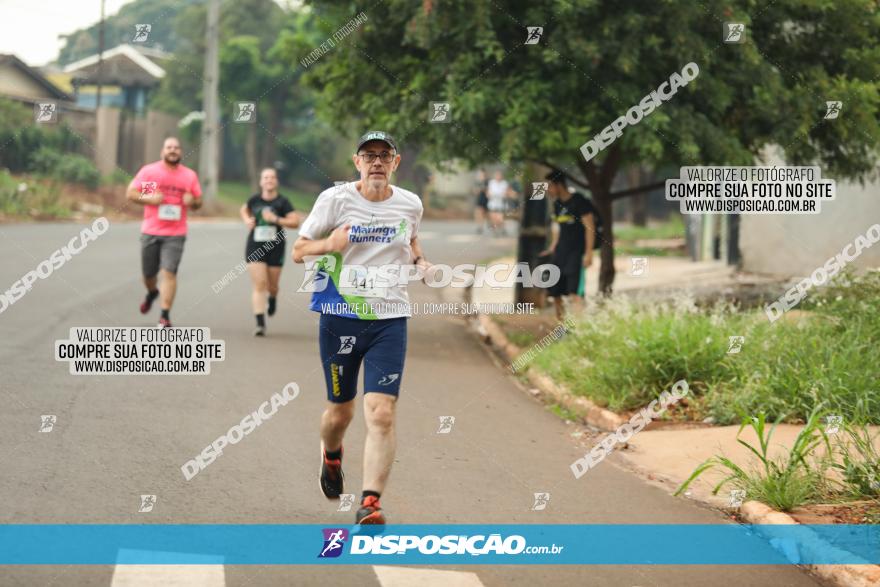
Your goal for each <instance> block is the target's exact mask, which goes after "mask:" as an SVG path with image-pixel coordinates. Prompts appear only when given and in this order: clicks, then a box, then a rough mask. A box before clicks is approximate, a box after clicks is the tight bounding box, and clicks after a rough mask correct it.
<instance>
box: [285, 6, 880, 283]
mask: <svg viewBox="0 0 880 587" xmlns="http://www.w3.org/2000/svg"><path fill="white" fill-rule="evenodd" d="M308 4H309V5H310V6H311V7H312V9H313V10H314V15H315V17H316V20H317V21H318V22H319V23H320V26H321V27H322V29H323V31H324V32H325V33H326V34H330V33H332V32H333V31H334V30H336V29H338V27H340V26H341V25H342V24H344V23H345V22H347V21H348V20H350V19H351V18H352V17H354V16H355V15H356V14H358V13H359V12H361V11H364V12H365V14H366V16H367V18H368V20H367V22H366V23H364V24H363V25H361V26H360V27H359V28H358V29H357V31H356V32H354V33H352V34H351V35H350V36H349V37H348V38H346V39H344V40H342V41H340V42H338V43H336V46H335V47H334V48H332V50H330V51H329V52H328V53H327V54H326V55H324V56H322V57H321V58H320V59H319V60H318V61H317V63H315V64H314V65H312V66H311V67H310V68H309V72H308V73H307V75H306V79H307V80H308V81H309V83H311V84H313V86H314V87H315V88H316V89H318V90H319V91H320V92H321V99H320V100H319V104H320V113H321V114H322V115H323V116H324V117H325V118H326V119H327V120H331V121H333V122H334V123H335V124H337V125H338V126H339V127H340V128H343V127H345V126H346V125H347V124H350V123H351V122H352V121H356V122H357V123H358V124H359V125H361V126H379V127H384V128H388V129H391V130H393V132H395V133H396V134H398V135H399V136H400V137H405V138H406V141H407V143H411V142H416V143H418V144H419V145H421V146H422V147H423V149H424V151H423V152H424V153H425V155H427V156H428V157H430V158H432V159H433V160H435V161H447V160H451V159H461V160H464V161H466V162H468V163H470V164H473V165H477V164H480V163H484V162H487V161H502V162H507V163H513V164H518V163H522V162H537V163H541V164H543V165H546V166H548V167H551V168H555V169H561V170H565V171H566V172H567V173H569V175H570V176H571V177H572V178H573V179H574V180H575V181H576V182H577V183H579V184H580V185H582V186H584V187H587V188H589V189H590V190H591V191H592V194H593V198H594V200H595V202H596V204H597V207H598V210H599V213H600V215H601V216H602V217H603V218H604V220H605V232H606V234H605V240H604V242H603V243H602V253H601V259H602V268H601V274H600V288H601V290H602V291H603V292H606V293H609V292H610V291H611V286H612V283H613V280H614V249H613V239H614V235H613V230H612V226H611V209H612V202H613V201H614V200H615V199H617V198H619V197H625V196H627V195H631V194H633V193H637V192H639V191H640V189H639V188H637V189H634V190H626V191H625V192H621V193H613V192H612V184H613V182H614V179H615V178H616V176H617V174H618V172H620V171H621V170H623V169H625V168H626V167H628V166H629V165H631V164H643V165H647V166H650V167H653V168H655V169H658V168H662V167H667V166H671V167H673V168H676V167H679V166H682V165H721V164H727V165H743V164H745V165H750V164H753V163H754V161H755V158H756V156H757V155H758V154H759V152H760V151H761V150H762V148H764V147H765V146H767V145H773V144H775V145H779V146H780V147H782V149H783V151H784V155H785V158H786V160H787V161H788V162H789V163H791V164H807V163H817V164H820V165H822V166H823V168H824V173H825V174H826V175H827V176H830V177H837V178H863V177H865V176H866V174H868V173H870V172H871V171H872V170H873V169H874V165H875V162H876V152H877V147H878V137H880V128H878V104H880V96H878V85H877V81H876V80H877V79H878V76H880V59H878V57H880V44H878V43H877V39H878V38H880V14H878V9H877V3H876V2H875V1H873V0H834V1H831V0H775V1H774V2H758V1H756V0H704V1H702V2H697V3H694V2H691V1H689V0H664V1H662V2H657V1H656V0H634V1H631V2H613V1H611V0H510V1H506V2H503V3H499V2H496V1H495V0H443V1H440V0H433V1H432V0H425V1H424V2H421V3H416V2H411V1H408V0H386V1H385V2H379V3H376V2H372V1H367V0H364V1H352V2H338V1H336V0H334V1H330V0H309V2H308ZM727 22H734V23H743V24H745V37H744V41H745V42H743V43H725V42H724V39H723V35H724V34H725V23H727ZM533 26H540V27H543V32H542V34H541V37H540V41H539V42H538V43H536V44H525V41H526V38H527V27H533ZM305 55H306V53H303V54H298V55H289V58H290V60H291V65H294V64H296V63H298V62H299V61H300V60H301V59H302V58H303V57H305ZM690 62H694V63H696V64H697V65H698V67H699V71H700V73H699V76H698V77H697V78H696V79H694V80H693V81H692V82H690V83H689V84H688V85H687V86H685V87H683V88H681V89H679V90H678V92H677V93H676V94H675V95H674V96H673V97H672V98H671V99H669V100H668V101H666V102H664V103H662V104H661V105H660V106H659V107H657V108H656V109H655V110H654V111H653V112H652V113H651V114H650V115H649V116H647V117H645V118H644V119H643V120H642V121H641V122H640V123H639V124H636V125H633V126H628V127H627V128H625V130H623V132H622V134H621V135H620V136H618V137H617V138H616V140H615V141H614V142H613V143H612V144H611V145H610V146H608V147H606V148H605V149H604V150H602V151H601V153H599V154H598V155H596V156H595V157H594V158H592V159H590V160H589V161H588V160H587V159H586V158H585V157H584V156H583V154H582V153H581V151H580V147H581V146H582V145H583V144H584V143H586V142H587V141H588V140H589V139H591V138H593V137H594V135H596V134H598V133H599V132H601V131H602V129H604V128H605V127H606V126H608V125H609V124H611V123H612V122H613V121H614V120H615V119H617V118H618V117H620V116H623V115H625V114H626V112H627V110H629V109H630V108H631V107H633V106H635V105H638V104H639V102H640V101H641V100H642V99H643V98H644V97H645V96H646V95H648V94H649V93H650V92H652V91H654V90H656V89H657V88H658V86H659V85H660V84H661V83H663V82H664V81H667V80H668V79H669V78H670V76H671V75H672V74H673V73H675V72H681V70H682V68H683V67H684V66H685V65H686V64H688V63H690ZM828 100H840V101H842V102H843V111H842V113H841V115H840V117H839V118H838V119H836V120H824V119H823V115H824V113H825V102H826V101H828ZM431 101H436V102H449V103H450V104H451V111H452V120H453V122H452V123H451V124H430V123H428V107H429V106H428V103H429V102H431ZM649 187H652V186H642V188H641V191H643V190H644V189H647V188H649Z"/></svg>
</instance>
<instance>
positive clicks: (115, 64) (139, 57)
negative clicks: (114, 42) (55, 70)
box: [64, 44, 165, 86]
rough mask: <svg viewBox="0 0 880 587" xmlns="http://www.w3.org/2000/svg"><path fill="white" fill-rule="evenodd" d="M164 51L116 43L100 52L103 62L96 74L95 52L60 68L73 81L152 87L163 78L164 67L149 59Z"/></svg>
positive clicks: (156, 57)
mask: <svg viewBox="0 0 880 587" xmlns="http://www.w3.org/2000/svg"><path fill="white" fill-rule="evenodd" d="M163 56H165V53H162V52H161V51H158V50H156V49H147V48H144V49H136V48H135V47H133V46H132V45H127V44H124V45H118V46H116V47H113V48H112V49H108V50H106V51H104V52H103V54H102V57H103V62H104V63H103V65H102V67H101V71H100V76H99V75H98V73H99V72H98V61H99V59H98V57H99V56H98V54H97V53H96V54H94V55H91V56H89V57H85V58H83V59H80V60H79V61H75V62H73V63H71V64H69V65H68V66H66V67H65V68H64V73H69V74H71V77H72V81H73V83H74V84H76V83H77V82H79V83H83V82H85V83H89V84H95V83H98V82H100V83H102V84H112V85H119V86H154V85H156V84H158V83H159V80H160V79H162V78H163V77H165V70H164V69H163V68H162V67H161V66H160V65H159V64H157V63H156V62H155V61H153V59H159V58H162V57H163Z"/></svg>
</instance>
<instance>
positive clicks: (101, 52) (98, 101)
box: [95, 0, 104, 112]
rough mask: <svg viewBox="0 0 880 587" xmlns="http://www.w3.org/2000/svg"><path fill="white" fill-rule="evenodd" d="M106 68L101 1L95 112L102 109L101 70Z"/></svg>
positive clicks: (102, 3)
mask: <svg viewBox="0 0 880 587" xmlns="http://www.w3.org/2000/svg"><path fill="white" fill-rule="evenodd" d="M103 66H104V0H101V24H100V25H99V26H98V72H97V74H96V75H95V77H96V78H97V82H98V91H97V92H96V93H95V111H96V112H97V111H98V108H100V107H101V69H102V68H103Z"/></svg>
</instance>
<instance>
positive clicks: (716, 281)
mask: <svg viewBox="0 0 880 587" xmlns="http://www.w3.org/2000/svg"><path fill="white" fill-rule="evenodd" d="M595 258H596V259H597V261H596V262H594V263H593V265H592V267H590V268H589V269H588V270H587V297H594V296H596V295H598V293H599V266H600V262H598V256H597V257H595ZM646 258H647V267H646V268H645V270H644V271H643V272H642V273H641V274H639V275H634V274H633V271H632V263H633V262H632V260H631V259H633V257H629V256H618V257H617V258H616V259H615V261H614V267H615V269H616V273H617V274H616V277H615V279H614V291H615V292H616V293H623V292H627V293H630V292H642V291H645V292H647V291H650V292H651V293H664V292H669V291H672V290H691V291H693V292H695V293H698V292H700V291H706V290H723V289H725V288H730V289H732V288H735V287H738V286H741V285H743V284H754V285H759V286H760V285H769V284H772V283H774V280H773V279H770V278H766V277H761V276H758V275H751V274H743V273H737V272H736V271H735V268H734V267H732V266H731V265H727V264H726V263H723V262H720V261H701V262H694V261H691V260H690V259H689V258H687V257H646ZM492 263H493V264H494V263H509V264H511V266H513V265H515V264H516V259H515V258H514V257H502V258H500V259H496V260H495V261H493V262H492ZM506 275H507V273H505V272H502V271H499V272H498V279H499V281H501V280H502V279H503V278H504V276H506ZM515 291H516V290H515V287H513V286H511V287H494V288H493V287H489V286H487V285H483V287H475V288H473V292H472V296H473V297H472V301H473V302H475V303H512V302H513V301H514V296H515Z"/></svg>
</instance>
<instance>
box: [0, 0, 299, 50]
mask: <svg viewBox="0 0 880 587" xmlns="http://www.w3.org/2000/svg"><path fill="white" fill-rule="evenodd" d="M131 1H132V0H105V2H106V5H105V6H106V8H105V10H106V11H107V16H110V15H111V14H115V13H116V12H117V11H119V8H120V7H121V6H123V5H125V4H128V3H130V2H131ZM276 1H277V2H278V4H280V5H282V6H285V5H288V4H289V5H291V6H298V5H299V4H300V2H297V1H292V2H287V1H285V0H276ZM100 19H101V0H0V53H14V54H15V55H17V56H18V57H19V58H20V59H21V60H22V61H24V62H25V63H27V64H28V65H36V66H39V65H45V64H46V63H49V62H50V61H53V60H54V59H55V58H56V57H57V56H58V51H59V50H60V49H61V45H62V42H61V40H59V39H58V35H63V34H69V33H72V32H73V31H75V30H78V29H81V28H84V27H87V26H89V25H90V24H94V23H96V22H98V21H99V20H100Z"/></svg>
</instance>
